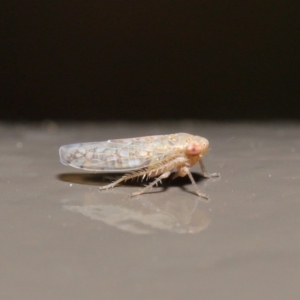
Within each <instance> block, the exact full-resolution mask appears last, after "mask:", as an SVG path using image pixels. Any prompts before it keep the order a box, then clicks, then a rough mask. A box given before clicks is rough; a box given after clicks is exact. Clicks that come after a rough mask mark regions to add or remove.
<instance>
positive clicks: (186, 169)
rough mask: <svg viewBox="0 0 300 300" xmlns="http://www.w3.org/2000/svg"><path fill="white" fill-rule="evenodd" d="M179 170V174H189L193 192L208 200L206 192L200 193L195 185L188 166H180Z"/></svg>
mask: <svg viewBox="0 0 300 300" xmlns="http://www.w3.org/2000/svg"><path fill="white" fill-rule="evenodd" d="M180 171H181V172H180V173H181V174H185V175H188V176H189V178H190V180H191V182H192V185H193V187H194V189H195V193H196V194H197V195H198V196H199V197H202V198H204V199H207V200H209V198H208V196H207V195H206V194H203V193H201V192H200V190H199V189H198V186H197V184H196V182H195V180H194V178H193V175H192V174H191V172H190V170H189V168H188V167H182V168H181V169H180ZM178 172H179V171H178ZM180 173H179V174H180Z"/></svg>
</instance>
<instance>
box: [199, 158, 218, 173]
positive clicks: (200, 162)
mask: <svg viewBox="0 0 300 300" xmlns="http://www.w3.org/2000/svg"><path fill="white" fill-rule="evenodd" d="M199 164H200V167H201V170H202V174H203V176H204V177H205V178H210V177H219V176H220V173H211V174H209V173H207V172H206V169H205V166H204V163H203V161H202V159H201V157H200V159H199Z"/></svg>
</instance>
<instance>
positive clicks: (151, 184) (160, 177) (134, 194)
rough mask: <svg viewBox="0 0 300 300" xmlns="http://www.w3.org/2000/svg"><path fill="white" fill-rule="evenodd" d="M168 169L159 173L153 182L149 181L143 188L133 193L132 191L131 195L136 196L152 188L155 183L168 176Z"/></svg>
mask: <svg viewBox="0 0 300 300" xmlns="http://www.w3.org/2000/svg"><path fill="white" fill-rule="evenodd" d="M170 173H171V172H170V171H167V172H165V173H163V174H161V175H160V176H159V177H157V178H156V179H155V180H154V181H153V182H151V183H150V184H149V185H147V186H146V187H144V188H143V189H141V190H139V191H137V192H135V193H132V194H131V197H134V196H138V195H141V194H143V193H145V192H146V191H148V190H149V189H150V188H152V187H153V186H154V185H155V184H157V183H158V182H159V181H161V180H162V179H164V178H167V177H169V176H170Z"/></svg>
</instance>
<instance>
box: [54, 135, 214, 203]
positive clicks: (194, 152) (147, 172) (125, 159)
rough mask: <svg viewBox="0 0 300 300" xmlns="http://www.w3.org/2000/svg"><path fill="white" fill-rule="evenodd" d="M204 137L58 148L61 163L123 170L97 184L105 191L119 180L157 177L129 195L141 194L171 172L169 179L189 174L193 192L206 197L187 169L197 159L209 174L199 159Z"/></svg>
mask: <svg viewBox="0 0 300 300" xmlns="http://www.w3.org/2000/svg"><path fill="white" fill-rule="evenodd" d="M208 146H209V142H208V140H207V139H206V138H204V137H201V136H196V135H191V134H188V133H175V134H169V135H153V136H144V137H136V138H127V139H114V140H108V141H106V142H92V143H81V144H71V145H66V146H62V147H61V148H60V149H59V156H60V161H61V162H62V163H63V164H64V165H69V166H72V167H74V168H79V169H83V170H88V171H94V172H102V173H110V172H111V173H125V175H123V176H122V177H120V178H119V179H117V180H116V181H114V182H112V183H110V184H107V185H104V186H101V187H99V189H100V190H106V189H109V188H113V187H115V186H116V185H117V184H119V183H121V182H125V181H127V180H129V179H133V178H137V177H141V179H142V180H144V179H149V178H152V177H156V178H155V180H153V181H152V182H151V183H150V184H149V185H147V186H146V187H144V188H142V189H141V190H139V191H137V192H134V193H132V194H131V196H137V195H141V194H143V193H145V192H147V191H148V190H149V189H151V188H152V187H153V186H154V185H156V184H158V183H159V182H160V181H161V180H162V179H164V178H167V177H169V176H170V175H171V172H172V171H173V170H176V172H175V173H174V174H172V179H174V178H176V177H178V176H180V177H184V176H188V177H189V178H190V180H191V182H192V185H193V187H194V190H195V193H196V194H197V195H198V196H200V197H202V198H205V199H208V196H207V195H206V194H204V193H202V192H201V191H200V190H199V189H198V186H197V184H196V182H195V180H194V178H193V176H192V174H191V172H190V168H191V167H192V166H193V165H195V164H196V163H198V162H199V164H200V167H201V169H202V173H203V176H204V177H206V178H209V177H212V176H219V174H218V173H213V174H208V173H207V172H206V169H205V167H204V164H203V162H202V158H203V156H204V155H205V154H206V152H207V150H208Z"/></svg>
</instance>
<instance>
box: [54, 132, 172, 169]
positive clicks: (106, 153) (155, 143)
mask: <svg viewBox="0 0 300 300" xmlns="http://www.w3.org/2000/svg"><path fill="white" fill-rule="evenodd" d="M162 137H163V138H164V137H165V136H155V140H151V141H149V140H147V137H143V138H133V139H120V140H111V141H107V142H95V143H82V144H71V145H66V146H62V147H61V148H60V149H59V155H60V160H61V162H62V163H63V164H65V165H70V166H72V167H75V168H80V169H84V170H89V171H97V172H127V171H133V170H139V169H141V168H145V167H149V166H151V165H153V164H157V163H159V162H161V161H163V160H164V159H165V158H167V157H169V156H170V155H172V154H173V149H172V147H171V146H166V145H165V143H163V142H162V139H161V138H162Z"/></svg>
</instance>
